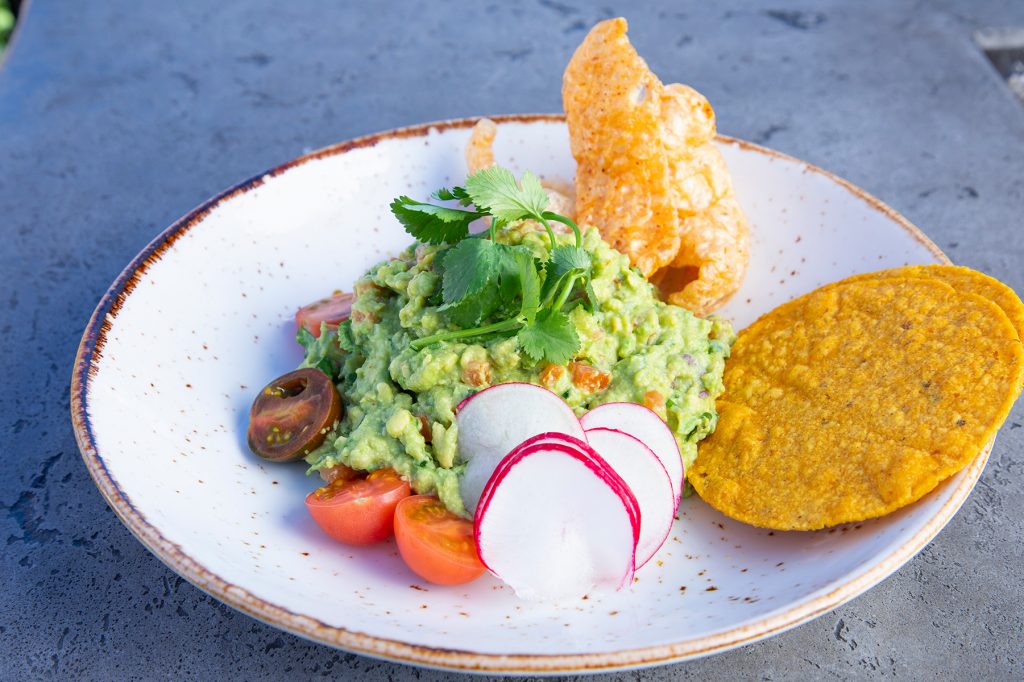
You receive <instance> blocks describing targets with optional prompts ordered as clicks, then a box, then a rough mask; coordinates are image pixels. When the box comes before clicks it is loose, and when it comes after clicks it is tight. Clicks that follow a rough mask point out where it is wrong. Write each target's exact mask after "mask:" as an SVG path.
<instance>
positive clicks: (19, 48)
mask: <svg viewBox="0 0 1024 682" xmlns="http://www.w3.org/2000/svg"><path fill="white" fill-rule="evenodd" d="M373 5H375V3H355V2H351V3H346V2H342V3H339V2H328V1H326V0H325V1H323V2H282V1H271V0H249V1H242V0H230V1H229V0H221V1H219V2H212V1H209V2H206V1H201V0H191V1H177V2H159V3H156V2H153V3H139V2H133V1H131V0H109V1H107V2H103V3H84V2H71V1H70V0H68V1H65V2H60V1H59V0H33V2H31V3H30V4H29V7H28V9H27V12H26V15H25V16H24V18H23V19H24V21H23V24H22V26H21V27H20V28H19V30H18V33H17V35H16V38H15V41H14V44H13V49H12V50H11V52H10V53H9V54H8V56H7V59H6V63H5V64H4V65H3V67H2V70H0V273H2V281H3V285H2V291H0V370H2V373H0V376H2V377H3V390H2V391H0V428H2V434H3V437H2V440H0V443H2V446H0V447H2V450H0V451H2V456H3V458H2V461H3V464H2V466H3V469H2V475H0V538H6V542H5V543H4V549H3V553H2V556H0V576H2V584H3V590H2V591H0V679H12V680H13V679H35V678H39V679H42V678H63V679H69V678H74V679H103V680H120V679H148V678H153V679H157V678H165V679H166V678H170V679H239V680H265V679H282V678H288V679H297V680H298V679H312V678H321V677H338V678H347V679H360V680H371V681H374V680H396V681H397V680H410V679H417V680H440V679H448V678H449V677H450V676H449V675H447V674H444V673H437V672H430V671H421V670H416V669H413V668H409V667H403V666H399V665H393V664H390V663H383V662H378V661H374V660H370V659H366V658H362V657H359V656H355V655H351V654H346V653H344V652H339V651H334V650H331V649H328V648H325V647H322V646H319V645H316V644H311V643H309V642H306V641H303V640H300V639H298V638H296V637H293V636H291V635H288V634H285V633H283V632H279V631H277V630H274V629H273V628H270V627H267V626H264V625H262V624H260V623H257V622H256V621H253V620H251V619H249V618H248V617H246V616H244V615H242V614H240V613H237V612H235V611H233V610H231V609H230V608H228V607H226V606H224V605H222V604H220V603H218V602H217V601H215V600H214V599H212V598H210V597H207V596H206V595H204V594H203V593H201V592H199V591H198V590H196V589H194V588H192V587H191V586H190V585H188V584H187V583H185V582H184V581H182V579H180V578H178V577H177V576H175V575H174V574H173V573H171V572H170V571H169V570H167V569H166V568H165V567H164V566H163V565H161V564H160V562H159V561H157V560H156V559H155V558H154V557H152V556H151V555H150V554H148V553H147V552H146V550H144V549H143V548H142V546H141V545H140V544H139V543H138V542H136V541H135V540H134V539H133V538H132V536H131V535H130V534H129V533H128V531H127V530H126V529H125V528H123V527H122V526H121V525H120V524H119V523H118V521H117V519H116V518H115V517H114V514H113V513H111V512H110V510H109V509H108V508H107V507H106V505H105V504H104V502H103V500H102V499H101V498H100V495H99V493H98V492H97V491H96V490H95V488H94V487H93V485H92V483H91V482H90V480H89V477H88V475H87V474H86V471H85V467H84V466H83V465H82V462H81V460H80V458H79V455H78V451H77V449H76V446H75V442H74V440H73V438H72V433H71V427H70V424H69V419H68V385H69V375H70V373H71V364H72V359H73V356H74V352H75V348H76V346H77V344H78V341H79V337H80V335H81V332H82V329H83V327H84V325H85V323H86V320H87V319H88V316H89V314H90V312H91V311H92V308H93V306H94V305H95V303H96V301H97V300H98V299H99V297H100V295H101V294H102V293H103V291H104V290H105V289H106V287H107V286H108V284H109V283H110V282H111V281H112V280H113V279H114V277H115V276H116V274H117V273H118V271H119V270H120V269H121V267H122V266H123V265H125V264H126V263H127V262H128V261H129V260H130V259H131V257H132V256H133V255H134V254H135V253H136V252H137V251H138V250H139V249H140V248H141V247H142V246H143V245H144V244H145V243H146V242H147V241H148V240H149V239H150V238H151V237H152V236H153V235H155V234H156V233H157V232H158V231H159V230H161V229H162V228H164V227H165V226H166V225H168V224H169V223H170V222H172V221H173V220H174V219H175V218H177V217H178V216H180V215H181V214H183V213H184V212H186V211H187V210H188V209H190V208H191V207H192V206H194V205H195V204H197V203H198V202H200V201H201V200H203V199H204V198H206V197H208V196H209V195H211V194H213V193H214V192H216V191H218V190H219V189H221V188H223V187H225V186H227V185H229V184H232V183H234V182H236V181H238V180H239V179H242V178H244V177H248V176H250V175H253V174H254V173H256V172H259V171H260V170H262V169H264V168H266V167H269V166H271V165H273V164H277V163H279V162H281V161H284V160H286V159H288V158H290V157H293V156H295V155H297V154H300V153H301V152H303V151H304V150H307V149H310V148H315V147H319V146H322V145H326V144H329V143H332V142H335V141H338V140H341V139H344V138H348V137H351V136H354V135H359V134H362V133H368V132H371V131H375V130H380V129H384V128H389V127H393V126H400V125H405V124H410V123H416V122H420V121H426V120H432V119H441V118H449V117H456V116H465V115H471V114H485V113H503V112H534V111H557V110H560V97H559V85H560V76H561V71H562V68H563V66H564V64H565V63H566V60H567V59H568V57H569V55H570V53H571V51H572V50H573V49H574V47H575V46H576V45H577V43H578V42H579V41H580V39H581V38H582V37H583V35H584V33H585V30H586V28H587V27H589V26H590V25H591V24H592V23H593V22H594V21H596V20H598V19H600V18H603V17H606V16H610V15H612V14H616V13H622V14H625V15H626V16H627V17H628V18H629V19H630V21H631V24H632V37H633V40H634V42H635V44H636V45H637V46H638V47H639V49H640V51H641V52H642V53H643V54H644V55H645V56H646V57H647V58H648V59H649V61H650V63H651V64H652V66H653V67H654V69H655V70H656V71H657V72H658V73H659V74H660V75H661V76H662V77H664V78H665V79H666V80H680V81H683V82H687V83H691V84H693V85H694V86H696V87H697V88H699V89H700V90H702V91H703V92H704V93H705V94H707V95H708V97H709V98H710V99H711V101H712V103H713V104H714V105H715V108H716V110H717V112H718V115H719V121H720V128H721V130H722V132H724V133H727V134H730V135H736V136H739V137H743V138H747V139H750V140H754V141H756V142H760V143H763V144H766V145H769V146H771V147H775V148H777V149H780V150H782V151H784V152H788V153H790V154H794V155H796V156H799V157H802V158H804V159H807V160H808V161H811V162H813V163H816V164H819V165H821V166H824V167H825V168H828V169H830V170H832V171H835V172H837V173H839V174H840V175H842V176H845V177H846V178H849V179H850V180H852V181H853V182H855V183H857V184H859V185H861V186H863V187H865V188H867V189H868V190H869V191H871V192H873V193H874V194H876V195H878V196H879V197H881V198H882V199H883V200H885V201H887V202H888V203H890V204H891V205H892V206H894V207H895V208H896V209H898V210H900V211H902V212H903V213H905V214H906V215H907V216H908V217H909V218H910V219H911V220H913V221H914V222H915V223H917V224H918V225H920V226H921V227H923V228H924V229H925V230H926V231H927V232H928V234H930V235H931V236H932V237H933V238H934V239H935V241H936V242H938V243H939V244H940V245H941V246H942V247H943V248H944V249H946V250H947V252H948V253H949V254H950V255H951V256H952V257H953V258H954V259H955V260H956V261H958V262H960V263H963V264H966V265H970V266H973V267H976V268H979V269H982V270H985V271H987V272H990V273H992V274H993V275H995V276H997V277H999V278H1001V279H1003V280H1004V281H1006V282H1008V283H1010V284H1011V285H1013V286H1014V287H1015V288H1016V289H1017V290H1018V291H1024V268H1022V267H1021V265H1022V263H1024V107H1021V105H1020V103H1019V102H1017V101H1016V100H1014V99H1013V97H1012V96H1011V95H1010V94H1009V93H1008V91H1007V89H1006V87H1005V85H1004V84H1003V83H1002V82H1001V81H1000V80H999V78H998V77H997V76H996V74H995V72H994V71H993V70H992V69H991V68H990V67H989V65H988V64H987V63H986V61H985V60H984V58H983V57H982V55H981V54H980V53H979V52H978V51H977V50H976V49H975V47H974V46H973V44H972V42H971V32H972V31H973V30H974V29H976V28H978V27H982V26H987V25H1013V24H1016V25H1024V3H1022V2H1011V1H1009V0H1006V1H1004V2H996V1H983V2H970V1H969V0H962V1H960V2H933V3H914V4H911V3H904V2H885V1H876V2H857V3H844V2H839V1H835V2H819V3H812V2H787V1H784V0H778V1H769V2H766V3H740V2H732V3H698V2H688V3H679V2H662V3H654V4H648V3H644V2H638V1H632V2H614V1H613V0H606V2H605V3H603V4H601V5H600V6H597V5H593V6H592V5H587V4H584V3H582V2H578V1H577V0H539V1H538V0H522V1H520V2H510V3H498V2H487V3H483V2H481V3H467V4H464V5H455V4H452V3H448V2H433V3H429V4H427V3H417V2H408V1H404V2H397V3H390V4H388V5H384V4H383V3H382V4H380V5H378V6H377V8H372V6H373ZM1022 423H1024V406H1022V405H1018V407H1017V409H1016V410H1015V411H1014V413H1013V414H1012V416H1011V418H1010V420H1009V422H1008V423H1007V426H1006V428H1005V429H1004V430H1003V432H1002V435H1001V437H1000V439H999V442H998V443H997V445H996V448H995V451H994V452H993V454H992V459H991V462H990V464H989V466H988V469H987V470H986V472H985V475H984V477H983V479H982V481H981V483H980V484H979V485H978V487H977V489H976V490H975V492H974V493H973V495H972V496H971V498H970V500H969V501H968V502H967V504H966V506H965V507H964V509H963V510H962V511H961V513H960V514H959V515H958V516H957V517H956V519H955V520H954V521H953V522H952V523H951V524H950V526H949V527H948V528H946V530H945V531H943V532H942V534H941V535H939V537H938V538H937V539H936V540H935V541H934V542H933V543H932V544H931V545H929V546H928V548H927V549H926V550H925V551H924V552H922V554H921V555H920V556H918V557H917V558H916V559H914V560H913V561H911V562H910V563H909V564H908V565H907V566H906V567H904V568H903V569H902V570H901V571H899V572H898V573H897V574H896V575H894V576H893V577H891V578H889V579H888V580H886V581H885V582H884V583H882V584H881V585H880V586H878V587H877V588H875V589H874V590H871V591H870V592H869V593H867V594H865V595H863V596H862V597H860V598H858V599H856V600H854V601H853V602H852V603H850V604H847V605H846V606H843V607H842V608H839V609H836V610H835V611H833V612H831V613H828V614H825V615H824V616H822V617H821V618H819V619H817V620H815V621H813V622H811V623H809V624H806V625H804V626H802V627H799V628H797V629H795V630H793V631H790V632H788V633H786V634H784V635H781V636H779V637H775V638H773V639H770V640H768V641H765V642H762V643H760V644H757V645H754V646H749V647H746V648H744V649H740V650H737V651H733V652H729V653H726V654H722V655H719V656H715V657H712V658H708V659H704V660H700V661H696V662H691V663H685V664H680V665H675V666H670V667H665V668H660V669H655V670H649V671H643V672H631V673H622V674H618V675H614V678H616V679H627V680H641V681H643V682H654V681H655V680H668V679H691V678H692V679H831V678H844V679H880V678H890V677H898V678H905V679H950V680H953V679H969V678H970V679H977V680H997V679H1013V678H1016V679H1021V678H1024V645H1022V634H1024V617H1022V613H1024V609H1022V606H1021V603H1022V602H1021V600H1022V599H1024V570H1022V569H1021V566H1022V559H1024V504H1022V503H1024V429H1021V425H1022ZM680 617H681V618H685V617H686V614H685V613H681V614H680ZM452 644H453V646H458V643H457V642H453V643H452Z"/></svg>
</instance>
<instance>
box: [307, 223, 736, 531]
mask: <svg viewBox="0 0 1024 682" xmlns="http://www.w3.org/2000/svg"><path fill="white" fill-rule="evenodd" d="M563 238H564V240H565V243H570V242H571V236H568V235H566V236H564V237H560V239H563ZM498 241H499V242H502V243H505V244H522V245H525V246H527V247H529V248H530V249H531V250H532V251H533V252H534V255H535V256H536V257H537V258H538V259H540V260H542V261H544V260H547V256H548V252H549V245H550V244H549V241H548V236H547V233H546V232H545V231H544V230H543V229H541V228H540V227H539V226H538V225H537V224H536V223H533V222H532V221H522V222H519V223H514V224H512V225H511V226H509V227H507V228H505V229H504V230H502V231H501V232H500V233H499V235H498ZM583 247H584V248H585V249H586V250H587V251H589V252H590V253H591V254H592V256H593V260H594V274H593V279H592V286H593V292H594V293H595V294H596V299H597V304H596V305H595V306H593V310H589V309H588V308H589V307H590V306H586V305H584V304H583V302H577V303H575V304H574V303H573V302H572V301H570V302H569V303H568V304H567V308H566V309H567V310H568V309H570V308H571V311H570V317H571V318H572V321H573V322H574V324H575V326H576V329H577V331H578V334H579V336H580V340H581V343H582V347H581V349H580V351H579V353H578V354H577V356H576V358H575V359H574V360H573V361H572V362H569V363H567V364H566V365H550V364H546V363H538V362H534V361H532V360H531V359H530V358H529V357H528V356H527V355H525V354H524V353H523V352H522V350H521V349H520V348H519V347H518V341H517V339H516V338H515V337H512V338H503V337H497V338H483V339H475V340H473V341H472V342H470V343H462V342H440V343H435V344H433V345H430V346H427V347H426V348H423V349H422V350H419V351H417V350H413V349H411V348H410V347H409V344H410V342H411V341H413V340H415V339H417V338H422V337H426V336H430V335H433V334H436V333H438V332H443V331H446V330H450V329H457V328H459V325H458V324H457V323H456V321H455V319H457V311H450V310H443V309H442V308H441V305H440V296H439V289H440V286H441V276H440V274H439V272H438V270H439V267H438V265H437V264H438V263H439V262H440V260H439V259H440V257H441V256H442V255H443V254H444V251H445V250H446V249H448V248H450V247H448V246H432V245H424V244H418V243H417V244H413V245H412V246H410V247H409V248H408V249H406V250H405V251H404V252H402V253H401V254H400V255H399V256H398V257H397V258H394V259H392V260H389V261H386V262H383V263H380V264H379V265H376V266H375V267H373V268H371V269H370V271H369V272H367V273H366V274H365V275H364V276H363V277H362V278H360V279H359V280H358V281H357V282H356V284H355V295H356V298H355V301H354V303H353V306H352V315H351V319H350V321H349V322H348V323H346V324H343V325H342V326H341V328H340V330H339V331H338V333H336V334H335V333H329V334H323V335H322V336H321V338H320V339H317V340H312V339H311V337H310V339H309V342H308V343H306V358H305V361H304V362H303V366H320V367H325V366H327V367H330V368H332V371H331V373H332V374H333V375H334V379H335V381H336V383H337V387H338V391H339V393H340V394H341V397H342V401H343V403H344V407H345V414H344V417H343V418H342V421H341V423H340V424H339V426H338V428H337V430H336V431H335V433H333V434H331V435H330V436H329V437H328V438H327V440H326V441H325V442H324V445H322V446H321V447H320V448H318V449H317V450H315V451H314V452H312V453H311V454H310V455H309V456H308V457H307V458H306V461H307V462H308V464H309V465H310V468H311V470H318V469H322V468H326V467H331V466H334V465H336V464H345V465H348V466H350V467H353V468H355V469H362V470H373V469H379V468H381V467H393V468H394V469H396V470H397V471H398V472H399V473H400V474H401V475H402V476H403V477H405V478H407V479H408V480H409V481H410V482H411V484H412V487H413V488H414V489H415V490H416V491H417V492H419V493H436V494H437V495H438V496H439V497H440V499H441V500H442V502H444V504H445V506H447V507H448V509H450V510H451V511H452V512H454V513H457V514H460V515H463V516H465V515H466V509H465V506H464V505H463V502H462V498H461V497H460V494H459V476H460V474H461V472H462V471H463V469H464V466H465V465H464V463H463V462H460V461H458V458H457V456H456V453H457V447H456V443H457V439H458V428H457V426H456V424H455V408H456V406H457V405H458V404H459V402H460V401H461V400H463V399H464V398H466V397H467V396H469V395H471V394H473V393H475V392H477V391H480V390H482V389H483V388H486V387H487V386H490V385H493V384H498V383H504V382H509V381H522V382H529V383H533V384H539V385H542V386H545V387H546V388H548V389H550V390H551V391H553V392H555V393H556V394H558V395H560V396H561V397H562V398H563V399H564V400H565V401H566V402H567V403H568V404H569V405H570V406H571V407H572V408H573V409H574V410H575V411H576V412H577V414H583V413H584V412H586V411H587V410H588V409H590V408H592V407H595V406H597V405H600V404H602V403H608V402H621V401H625V402H635V403H640V404H644V405H647V406H648V407H650V408H651V409H653V410H654V411H655V412H657V413H658V414H659V415H660V416H661V417H662V418H663V419H664V420H665V421H666V422H667V423H668V425H669V427H671V429H672V430H673V431H674V432H675V435H676V440H677V442H678V443H679V447H680V451H681V452H682V457H683V463H684V465H685V466H686V467H689V466H690V464H691V463H692V462H693V460H694V458H695V457H696V454H697V442H698V441H700V440H701V439H702V438H704V437H705V436H706V435H708V434H709V433H710V432H711V431H712V430H713V429H714V427H715V423H716V421H717V413H716V412H715V398H716V397H717V396H718V395H719V393H721V391H722V390H723V385H722V372H723V370H724V365H725V358H726V357H727V356H728V354H729V348H730V346H731V345H732V342H733V340H734V334H733V331H732V328H731V326H730V325H729V323H728V322H726V321H724V320H719V319H715V318H709V319H701V318H698V317H695V316H694V315H693V314H692V313H690V312H689V311H687V310H684V309H682V308H678V307H676V306H672V305H668V304H666V303H663V302H662V301H660V300H659V299H658V297H657V291H656V289H655V288H654V286H653V285H652V284H650V283H649V282H648V281H647V280H646V279H644V277H643V276H642V275H641V274H640V273H639V271H637V270H636V269H634V268H631V267H630V265H629V259H628V257H627V256H625V255H623V254H621V253H619V252H618V251H616V250H614V249H612V248H611V247H610V246H609V245H608V244H606V243H605V242H604V241H602V239H601V236H600V234H599V233H598V232H597V230H595V229H589V230H587V231H586V232H585V233H584V237H583ZM325 360H327V362H326V363H325ZM332 363H333V364H332Z"/></svg>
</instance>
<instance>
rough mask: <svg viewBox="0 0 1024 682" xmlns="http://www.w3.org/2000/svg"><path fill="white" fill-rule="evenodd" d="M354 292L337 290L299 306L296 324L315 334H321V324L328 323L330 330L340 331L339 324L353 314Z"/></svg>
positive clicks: (317, 335)
mask: <svg viewBox="0 0 1024 682" xmlns="http://www.w3.org/2000/svg"><path fill="white" fill-rule="evenodd" d="M354 298H355V297H354V296H353V295H352V294H344V293H341V292H337V293H335V294H334V295H332V296H328V297H327V298H321V299H320V300H319V301H314V302H313V303H310V304H309V305H306V306H303V307H301V308H299V311H298V312H297V313H295V324H297V325H298V326H300V327H305V328H306V330H307V331H309V333H310V334H312V335H313V336H316V337H319V336H320V325H321V324H326V325H327V329H328V330H329V331H338V325H339V324H341V323H342V322H344V321H345V320H347V319H348V318H349V316H350V315H351V314H352V301H353V299H354Z"/></svg>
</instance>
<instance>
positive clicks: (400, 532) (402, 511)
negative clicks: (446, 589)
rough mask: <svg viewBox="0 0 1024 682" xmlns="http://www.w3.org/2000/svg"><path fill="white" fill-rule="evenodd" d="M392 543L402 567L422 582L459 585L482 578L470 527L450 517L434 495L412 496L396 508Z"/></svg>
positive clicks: (453, 515)
mask: <svg viewBox="0 0 1024 682" xmlns="http://www.w3.org/2000/svg"><path fill="white" fill-rule="evenodd" d="M395 540H396V541H397V542H398V551H399V552H400V553H401V554H402V558H403V559H405V563H406V564H408V566H409V568H411V569H412V571H413V573H415V574H416V575H418V576H420V577H421V578H423V579H424V580H428V581H430V582H432V583H436V584H438V585H461V584H462V583H468V582H470V581H471V580H476V579H477V578H479V577H480V576H481V575H483V572H484V565H483V564H482V563H480V557H479V556H478V555H477V553H476V541H475V540H474V538H473V523H472V522H471V521H467V520H466V519H463V518H460V517H458V516H456V515H455V514H452V513H451V512H450V511H448V510H447V509H446V508H445V506H444V505H443V504H441V501H440V500H439V499H437V498H436V497H434V496H433V495H413V496H412V497H407V498H405V499H404V500H402V501H401V502H400V503H399V504H398V509H396V510H395Z"/></svg>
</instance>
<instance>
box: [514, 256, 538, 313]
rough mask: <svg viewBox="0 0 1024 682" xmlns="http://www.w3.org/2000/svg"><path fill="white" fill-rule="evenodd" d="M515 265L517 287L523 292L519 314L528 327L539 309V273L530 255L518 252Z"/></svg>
mask: <svg viewBox="0 0 1024 682" xmlns="http://www.w3.org/2000/svg"><path fill="white" fill-rule="evenodd" d="M516 264H517V265H518V266H519V273H518V274H519V285H520V287H521V288H522V292H523V308H522V312H521V313H520V314H521V315H522V316H523V317H525V318H526V324H528V325H530V324H533V321H534V318H535V317H536V316H537V311H538V310H539V309H540V273H538V272H537V263H536V261H534V259H533V254H532V253H529V252H522V251H521V252H519V254H518V257H517V258H516Z"/></svg>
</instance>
